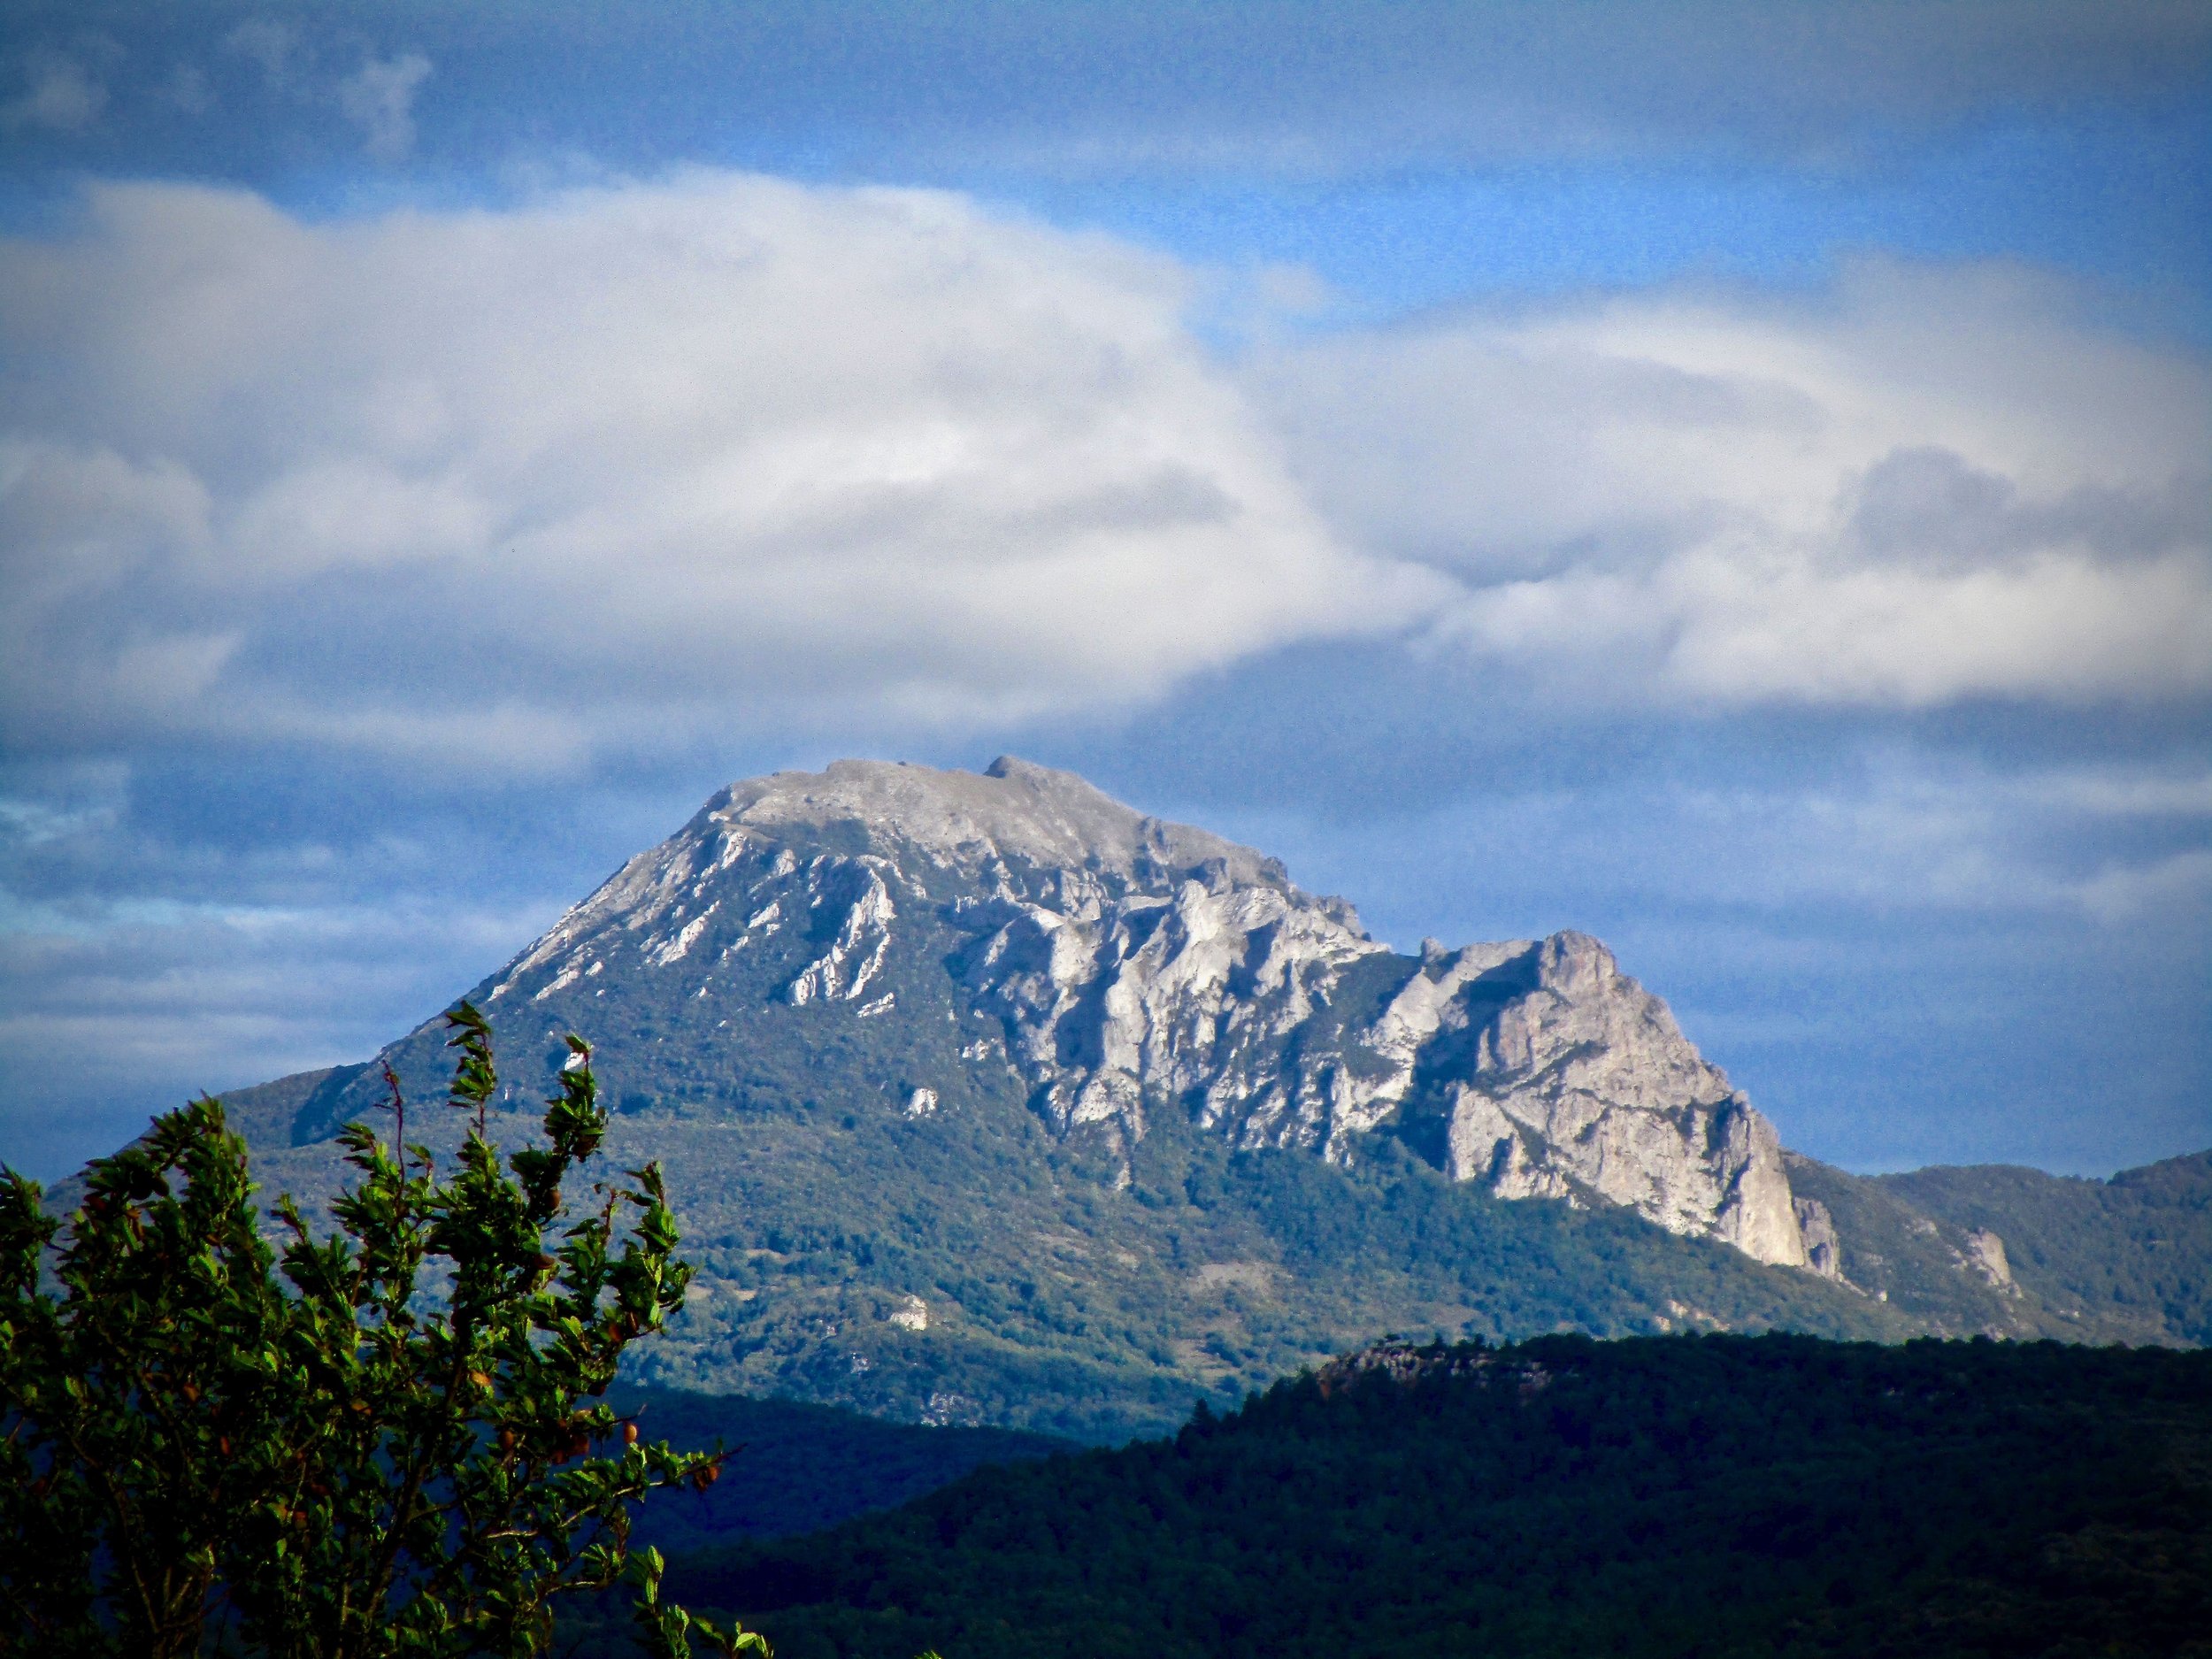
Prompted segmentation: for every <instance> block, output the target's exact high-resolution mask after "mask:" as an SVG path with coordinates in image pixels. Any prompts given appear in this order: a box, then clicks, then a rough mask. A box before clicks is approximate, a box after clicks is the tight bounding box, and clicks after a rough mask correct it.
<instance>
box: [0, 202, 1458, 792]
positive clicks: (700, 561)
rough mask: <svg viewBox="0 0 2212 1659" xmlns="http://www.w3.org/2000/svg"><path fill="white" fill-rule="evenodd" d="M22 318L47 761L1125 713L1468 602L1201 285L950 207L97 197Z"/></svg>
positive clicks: (22, 501)
mask: <svg viewBox="0 0 2212 1659" xmlns="http://www.w3.org/2000/svg"><path fill="white" fill-rule="evenodd" d="M0 288H4V289H5V291H7V292H8V293H9V294H10V295H11V303H10V305H9V307H8V308H7V311H6V312H5V314H4V317H0V342H4V344H5V346H6V347H7V348H8V357H7V362H8V364H9V365H10V366H9V367H8V368H7V369H6V370H5V371H4V378H0V438H4V447H0V532H4V534H0V548H4V549H5V550H4V552H0V561H4V563H0V711H4V715H5V718H6V721H7V724H8V726H9V727H10V728H12V732H13V734H14V735H15V737H16V738H17V739H18V740H19V741H30V742H35V743H36V744H39V745H40V746H42V747H43V746H46V745H48V744H51V743H61V744H64V745H67V744H69V743H73V742H77V741H88V739H91V740H96V741H115V740H117V739H122V740H126V741H129V740H132V739H134V738H142V737H144V736H145V735H147V734H149V733H161V732H171V733H215V734H220V735H225V736H236V737H254V736H269V735H282V736H288V737H292V738H304V739H309V740H317V741H333V742H337V743H340V744H351V745H365V746H369V747H373V748H380V749H390V750H396V751H398V752H403V753H409V752H412V753H425V752H447V753H451V754H455V755H461V756H468V757H478V756H481V755H484V754H486V753H487V751H489V756H490V758H492V759H494V760H496V761H504V762H506V763H509V764H547V765H556V764H568V763H571V762H572V761H574V760H576V759H577V758H579V757H581V756H585V755H588V754H590V753H592V752H594V751H595V750H600V749H607V748H610V747H618V748H629V749H634V748H646V749H649V748H651V747H652V746H653V745H655V744H666V743H668V742H671V741H675V742H681V741H686V740H687V738H688V737H695V736H696V735H697V734H699V733H702V732H710V731H716V730H727V729H729V728H730V726H732V724H733V722H742V721H744V720H747V719H749V718H762V717H769V718H781V719H784V720H787V721H788V720H806V719H813V718H831V717H836V716H849V715H851V714H853V713H855V712H859V713H861V714H863V715H867V714H874V715H881V714H882V713H884V712H885V711H886V710H890V711H894V712H900V713H903V714H905V715H907V716H910V717H913V718H921V719H925V720H927V719H936V718H947V717H956V716H965V715H972V714H979V713H980V714H1020V713H1024V712H1034V711H1041V710H1054V709H1068V708H1076V707H1084V706H1094V705H1097V704H1100V703H1116V702H1119V701H1125V700H1127V699H1131V698H1141V697H1144V696H1147V695H1152V694H1155V693H1156V692H1158V691H1159V690H1161V689H1163V688H1164V687H1166V686H1167V685H1169V684H1170V683H1171V682H1172V681H1174V680H1177V679H1178V678H1179V677H1180V676H1184V675H1187V674H1189V673H1191V672H1196V671H1201V670H1204V669H1207V668H1210V667H1214V666H1217V665H1220V664H1226V663H1229V662H1231V661H1233V660H1235V659H1236V658H1238V657H1241V656H1243V655H1245V654H1247V653H1249V652H1252V651H1255V650H1259V649H1265V648H1267V647H1269V646H1271V645H1274V644H1277V643H1279V642H1281V641H1286V640H1292V639H1296V638H1300V637H1305V636H1310V635H1313V634H1330V633H1340V632H1346V631H1354V630H1359V629H1363V628H1375V627H1382V626H1391V625H1393V624H1394V623H1395V622H1398V621H1400V620H1402V619H1403V618H1408V617H1409V616H1412V615H1415V614H1417V613H1420V612H1423V611H1427V610H1431V609H1432V608H1433V606H1434V603H1436V600H1437V598H1438V596H1439V595H1441V594H1442V593H1444V592H1445V591H1447V589H1448V585H1447V584H1446V583H1444V582H1442V581H1441V580H1438V579H1436V578H1434V577H1433V576H1432V575H1430V574H1428V573H1427V572H1421V571H1417V570H1413V569H1409V568H1408V567H1403V566H1398V565H1386V564H1382V563H1379V562H1373V561H1367V560H1363V559H1361V558H1358V557H1353V556H1351V555H1348V554H1347V553H1346V552H1345V551H1343V550H1342V549H1340V547H1339V546H1338V545H1337V544H1336V543H1335V542H1334V541H1333V539H1332V538H1331V537H1330V536H1329V534H1327V533H1326V531H1325V529H1324V528H1323V527H1322V526H1321V525H1320V524H1319V522H1318V521H1317V518H1315V517H1314V515H1313V514H1312V513H1311V512H1310V510H1309V509H1308V507H1307V506H1306V504H1305V503H1304V500H1303V498H1302V496H1301V495H1300V494H1299V492H1298V491H1297V489H1296V488H1294V487H1293V486H1292V484H1291V483H1290V482H1289V480H1287V479H1286V477H1285V475H1284V473H1283V471H1282V468H1281V465H1280V464H1279V458H1278V454H1277V451H1276V449H1275V447H1274V445H1273V442H1272V441H1271V438H1270V436H1269V435H1268V434H1266V433H1265V432H1264V431H1263V430H1262V429H1261V428H1260V426H1258V425H1257V423H1256V422H1255V420H1254V419H1252V418H1251V417H1250V415H1249V413H1248V409H1247V407H1246V405H1245V403H1244V402H1243V400H1242V398H1241V396H1240V393H1239V392H1238V391H1237V389H1236V388H1233V386H1232V385H1230V384H1229V383H1227V381H1226V380H1225V378H1224V376H1223V375H1222V374H1221V373H1219V371H1218V370H1217V368H1216V367H1215V366H1214V365H1212V364H1211V363H1210V360H1209V358H1208V357H1207V356H1206V355H1205V353H1204V352H1203V351H1202V349H1200V348H1199V347H1198V346H1196V345H1195V344H1194V342H1193V341H1192V340H1191V338H1190V337H1189V336H1188V334H1187V332H1186V330H1185V329H1184V327H1183V326H1182V323H1181V320H1180V319H1181V311H1182V307H1183V306H1184V304H1185V303H1186V300H1187V278H1186V275H1185V273H1183V272H1182V271H1181V270H1180V269H1179V267H1177V266H1175V265H1172V264H1171V263H1170V262H1168V261H1165V260H1163V259H1159V258H1155V257H1149V256H1143V255H1140V254H1137V253H1134V252H1133V251H1131V250H1128V249H1127V248H1125V247H1123V246H1121V245H1118V244H1115V243H1112V242H1108V241H1106V240H1103V239H1100V238H1093V237H1082V236H1073V235H1067V234H1059V233H1056V232H1053V231H1050V230H1047V229H1043V228H1041V227H1033V226H1028V225H1022V224H1011V223H1007V222H1004V221H1002V220H997V219H992V218H990V217H988V216H987V215H985V214H984V213H982V212H980V211H978V210H977V209H976V208H974V207H973V206H972V205H971V204H967V203H965V202H964V201H962V200H960V199H958V198H956V197H952V196H944V195H938V194H930V193H922V192H909V191H888V190H837V189H810V188H801V187H796V186H792V185H787V184H783V183H778V182H774V181H771V180H763V179H758V178H751V177H744V176H733V175H728V174H716V173H692V174H688V175H685V176H683V177H680V178H679V179H676V180H671V181H667V182H664V183H660V184H656V185H650V186H647V185H630V186H617V187H611V188H594V189H588V190H580V191H574V192H570V193H565V194H560V195H555V196H547V197H544V198H541V199H537V200H534V201H532V202H530V203H527V204H525V205H522V206H519V207H517V208H514V209H512V210H507V211H453V212H440V213H431V212H412V211H403V212H395V213H391V214H388V215H386V216H383V217H380V218H376V219H365V220H355V221H341V222H337V223H324V224H307V223H303V222H300V221H299V220H297V219H292V218H290V217H288V216H287V215H286V214H284V213H282V212H280V211H278V210H277V209H275V208H273V207H272V206H271V205H270V204H267V203H266V202H265V201H263V200H261V199H259V198H257V197H255V196H250V195H245V194H242V193H233V192H219V191H212V190H205V189H199V188H187V187H180V186H167V185H163V186H133V187H117V186H104V187H99V188H96V189H95V190H93V191H92V193H91V194H90V196H89V197H88V211H87V219H86V222H85V224H84V226H83V227H81V230H80V231H79V232H78V233H77V234H73V235H72V236H70V237H68V238H66V239H64V240H62V241H59V242H47V243H34V242H24V241H17V242H10V243H7V244H4V245H0ZM34 344H35V346H36V348H37V349H36V350H35V352H34V351H32V350H30V349H28V348H30V347H31V346H32V345H34Z"/></svg>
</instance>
